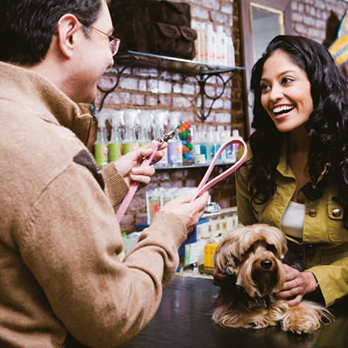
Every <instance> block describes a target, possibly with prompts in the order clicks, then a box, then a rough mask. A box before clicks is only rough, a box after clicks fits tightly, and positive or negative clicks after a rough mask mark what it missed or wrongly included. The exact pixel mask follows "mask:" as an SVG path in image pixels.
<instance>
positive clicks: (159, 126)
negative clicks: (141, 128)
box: [153, 110, 168, 167]
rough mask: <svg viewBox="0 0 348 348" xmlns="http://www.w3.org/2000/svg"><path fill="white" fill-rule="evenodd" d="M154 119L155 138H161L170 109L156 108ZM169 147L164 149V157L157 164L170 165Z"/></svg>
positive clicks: (160, 165) (161, 165)
mask: <svg viewBox="0 0 348 348" xmlns="http://www.w3.org/2000/svg"><path fill="white" fill-rule="evenodd" d="M153 117H154V118H153V120H154V128H153V134H154V139H157V138H160V137H161V136H162V135H163V134H164V133H165V132H164V127H165V125H166V124H167V122H168V111H165V110H155V111H154V114H153ZM167 150H168V148H165V149H164V150H162V151H163V152H164V153H163V157H162V159H161V160H160V161H159V162H157V163H156V166H159V167H167V166H168V154H167V152H168V151H167Z"/></svg>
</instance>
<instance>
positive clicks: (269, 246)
mask: <svg viewBox="0 0 348 348" xmlns="http://www.w3.org/2000/svg"><path fill="white" fill-rule="evenodd" d="M266 249H267V250H268V251H271V252H272V253H274V252H275V251H276V247H275V246H274V245H273V244H267V247H266Z"/></svg>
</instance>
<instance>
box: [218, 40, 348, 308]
mask: <svg viewBox="0 0 348 348" xmlns="http://www.w3.org/2000/svg"><path fill="white" fill-rule="evenodd" d="M251 88H252V90H253V92H254V96H255V102H254V121H253V127H254V128H255V132H254V133H253V134H252V135H251V137H250V142H249V149H248V150H249V154H248V158H247V161H246V163H245V164H244V165H243V167H241V168H240V170H239V171H238V172H237V176H236V177H237V204H238V217H239V221H240V223H242V224H243V225H250V224H253V223H267V224H269V225H272V226H276V227H278V228H280V229H281V230H282V231H283V232H284V233H285V234H286V235H287V238H288V240H289V246H290V248H291V249H292V250H293V251H294V252H296V254H297V257H298V258H299V259H300V261H301V262H302V264H303V266H304V267H305V271H304V272H299V271H297V270H295V269H293V268H290V267H288V266H284V267H286V273H287V275H286V282H285V285H284V288H283V290H282V291H281V292H280V293H279V294H278V297H279V298H286V299H288V300H289V305H296V304H298V303H299V302H300V301H301V300H302V298H303V297H304V296H305V295H313V294H317V295H318V294H319V297H316V299H317V300H318V301H319V302H324V304H325V305H326V306H330V305H332V304H333V303H334V302H335V301H336V300H338V299H339V298H341V297H343V296H344V295H346V294H348V230H347V227H348V226H347V225H348V223H347V217H348V130H347V122H348V102H347V96H348V90H347V82H346V80H345V78H344V77H343V75H342V74H341V73H340V71H339V69H338V68H337V66H336V65H335V64H334V61H333V59H332V58H331V56H330V54H329V53H328V51H327V50H326V49H325V48H324V47H323V46H321V45H320V44H318V43H316V42H315V41H312V40H310V39H308V38H304V37H300V36H283V35H281V36H277V37H275V38H274V39H273V40H272V41H271V42H270V44H269V45H268V47H267V49H266V51H265V53H264V54H263V56H262V57H261V58H260V59H259V60H258V61H257V63H256V64H255V66H254V67H253V72H252V78H251ZM216 280H218V276H216Z"/></svg>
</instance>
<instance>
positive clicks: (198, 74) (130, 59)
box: [92, 51, 246, 122]
mask: <svg viewBox="0 0 348 348" xmlns="http://www.w3.org/2000/svg"><path fill="white" fill-rule="evenodd" d="M114 59H115V65H114V67H113V68H111V69H109V71H114V70H115V69H116V82H115V84H114V86H112V87H111V88H109V89H103V88H102V87H98V89H99V90H100V91H101V92H102V93H103V94H104V95H103V97H102V99H101V103H100V106H99V109H98V110H99V111H100V110H101V109H102V108H103V105H104V101H105V99H106V97H107V96H108V94H110V93H111V92H113V91H114V90H115V89H116V88H117V86H118V85H119V81H120V78H121V76H122V74H123V73H124V71H125V70H126V69H127V68H129V67H134V66H138V67H146V68H150V67H153V68H156V69H159V70H166V71H173V72H179V73H182V74H185V75H188V76H194V77H195V78H196V80H197V83H198V85H199V88H200V97H201V110H200V116H201V120H202V122H204V121H206V119H207V118H208V117H209V115H210V113H211V111H212V108H213V105H214V103H215V102H216V100H218V99H220V98H221V97H222V95H223V94H224V93H225V89H226V85H227V84H228V83H229V82H230V81H231V79H232V77H233V74H234V73H236V72H240V71H243V70H246V68H244V67H236V66H220V65H213V64H208V63H202V62H197V61H195V60H188V59H182V58H175V57H168V56H160V55H156V54H150V53H143V52H136V51H123V52H119V53H118V54H117V55H116V56H115V58H114ZM225 74H228V76H227V77H226V76H225ZM212 76H215V77H217V78H218V79H220V81H221V83H222V88H221V92H220V93H218V94H217V95H214V96H210V95H209V94H208V93H207V92H206V88H205V87H206V84H207V81H208V80H209V79H210V78H211V77H212ZM206 98H207V99H209V100H210V101H211V104H210V106H209V108H207V109H206V105H205V99H206ZM96 109H97V108H96V106H95V105H94V107H92V112H93V111H94V112H95V111H96Z"/></svg>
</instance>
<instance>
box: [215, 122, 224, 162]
mask: <svg viewBox="0 0 348 348" xmlns="http://www.w3.org/2000/svg"><path fill="white" fill-rule="evenodd" d="M224 133H225V129H224V126H222V125H219V126H217V129H216V132H215V139H216V141H215V153H216V152H218V151H219V149H220V147H221V145H222V144H223V143H224ZM224 159H225V156H224V154H223V153H222V154H221V155H220V156H219V158H218V160H217V161H216V163H223V162H224Z"/></svg>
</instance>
